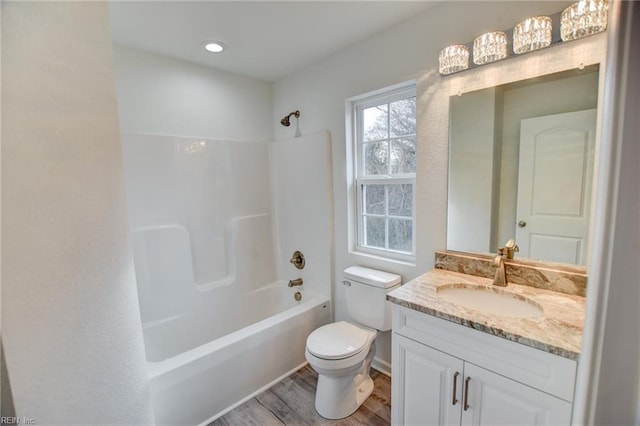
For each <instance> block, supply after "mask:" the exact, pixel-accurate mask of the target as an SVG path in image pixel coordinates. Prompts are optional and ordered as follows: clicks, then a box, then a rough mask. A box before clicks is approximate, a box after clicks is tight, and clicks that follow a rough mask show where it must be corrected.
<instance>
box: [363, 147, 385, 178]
mask: <svg viewBox="0 0 640 426" xmlns="http://www.w3.org/2000/svg"><path fill="white" fill-rule="evenodd" d="M388 144H389V142H369V143H365V144H363V146H362V149H363V151H364V174H365V175H386V174H388V173H389V150H388V148H387V147H388V146H389V145H388Z"/></svg>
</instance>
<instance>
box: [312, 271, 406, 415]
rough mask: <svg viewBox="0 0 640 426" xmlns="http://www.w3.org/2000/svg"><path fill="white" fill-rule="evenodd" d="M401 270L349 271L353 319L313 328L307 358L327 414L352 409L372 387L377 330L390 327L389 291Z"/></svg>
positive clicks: (320, 411) (318, 405) (397, 282)
mask: <svg viewBox="0 0 640 426" xmlns="http://www.w3.org/2000/svg"><path fill="white" fill-rule="evenodd" d="M400 280H401V277H400V275H396V274H391V273H388V272H383V271H378V270H375V269H369V268H364V267H361V266H351V267H349V268H347V269H345V270H344V281H343V282H342V283H343V284H344V290H345V294H346V304H347V312H348V313H349V317H350V318H351V320H352V321H351V322H347V321H338V322H334V323H331V324H327V325H324V326H322V327H320V328H318V329H316V330H314V331H313V332H312V333H311V334H310V335H309V337H308V338H307V346H306V349H305V357H306V358H307V361H309V364H310V365H311V367H312V368H313V369H314V370H315V371H316V372H317V373H318V386H317V388H316V411H317V412H318V414H320V415H321V416H322V417H324V418H326V419H342V418H344V417H347V416H349V415H351V414H353V413H354V412H355V411H356V410H357V409H358V407H360V405H362V403H363V402H364V401H366V400H367V398H369V395H371V392H373V380H372V379H371V377H370V376H369V368H370V367H371V361H372V360H373V357H374V355H375V353H376V346H375V339H376V337H377V335H378V331H387V330H390V329H391V304H390V303H389V302H387V293H389V292H390V291H391V290H394V289H395V288H397V287H398V286H399V285H400Z"/></svg>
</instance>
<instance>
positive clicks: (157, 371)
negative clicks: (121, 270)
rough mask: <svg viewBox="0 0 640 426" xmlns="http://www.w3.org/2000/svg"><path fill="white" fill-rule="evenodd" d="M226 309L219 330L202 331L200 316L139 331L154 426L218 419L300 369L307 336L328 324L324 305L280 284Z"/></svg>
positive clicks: (327, 308)
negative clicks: (299, 296) (229, 312)
mask: <svg viewBox="0 0 640 426" xmlns="http://www.w3.org/2000/svg"><path fill="white" fill-rule="evenodd" d="M296 291H300V292H301V293H302V300H301V301H300V302H296V301H295V300H294V296H293V295H294V293H295V292H296ZM229 303H232V302H229ZM233 303H234V304H236V306H234V311H235V312H234V315H232V317H233V318H230V321H226V322H225V323H224V324H223V326H220V321H215V322H214V321H209V322H204V323H203V320H204V319H205V318H203V315H205V314H201V315H195V314H185V315H176V316H174V317H171V318H168V319H165V320H160V321H155V322H153V323H150V324H144V335H145V346H146V348H147V360H148V367H149V377H150V381H151V393H152V401H153V406H154V413H155V420H156V423H157V424H158V425H169V424H173V425H197V424H207V423H209V422H210V421H212V420H213V419H215V418H217V417H219V416H221V415H222V414H224V413H225V412H227V411H229V410H230V409H232V408H233V407H235V406H237V405H238V404H240V403H242V402H244V401H245V400H246V399H248V398H250V397H252V396H253V395H255V394H256V393H258V392H259V391H261V390H262V389H265V388H266V387H268V386H270V385H271V384H273V383H275V382H276V381H278V380H279V379H280V378H282V377H284V376H286V375H288V374H290V373H292V372H293V371H295V370H296V369H297V368H299V367H300V366H301V365H302V364H304V363H305V358H304V348H305V343H306V338H307V336H308V335H309V333H310V332H311V331H313V330H314V329H315V328H317V327H319V326H321V325H324V324H327V323H328V322H329V321H330V306H329V300H328V299H327V298H325V297H320V296H317V295H313V294H309V293H305V292H304V291H302V290H300V289H299V288H288V287H287V286H286V283H281V282H279V283H275V284H270V285H267V286H264V287H262V288H259V289H258V290H255V291H252V292H250V293H248V294H247V295H246V297H244V298H243V300H240V301H238V300H236V301H235V302H233ZM235 314H237V315H235ZM212 324H215V326H212ZM238 327H242V328H240V329H238V330H237V331H232V332H230V333H229V332H228V330H230V329H233V328H238Z"/></svg>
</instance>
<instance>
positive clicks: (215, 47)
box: [204, 41, 225, 53]
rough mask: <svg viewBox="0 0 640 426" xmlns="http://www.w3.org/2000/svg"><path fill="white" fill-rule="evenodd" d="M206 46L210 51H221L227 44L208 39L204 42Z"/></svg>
mask: <svg viewBox="0 0 640 426" xmlns="http://www.w3.org/2000/svg"><path fill="white" fill-rule="evenodd" d="M204 48H205V49H207V50H208V51H209V52H213V53H220V52H222V51H223V50H224V48H225V45H224V44H222V43H221V42H219V41H207V42H205V44H204Z"/></svg>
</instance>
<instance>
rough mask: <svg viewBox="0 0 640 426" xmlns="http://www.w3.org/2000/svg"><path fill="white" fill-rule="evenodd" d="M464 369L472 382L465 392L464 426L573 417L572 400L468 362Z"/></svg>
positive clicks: (560, 420)
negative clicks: (567, 400) (566, 399)
mask: <svg viewBox="0 0 640 426" xmlns="http://www.w3.org/2000/svg"><path fill="white" fill-rule="evenodd" d="M464 369H465V380H469V383H468V391H466V390H465V394H464V395H463V405H464V407H463V411H462V425H463V426H470V425H486V426H498V425H505V426H506V425H508V426H517V425H527V426H534V425H536V426H537V425H568V424H569V423H570V421H571V404H570V403H569V402H566V401H564V400H562V399H560V398H556V397H554V396H551V395H549V394H546V393H544V392H541V391H539V390H536V389H533V388H531V387H529V386H526V385H523V384H521V383H518V382H515V381H513V380H510V379H507V378H506V377H503V376H500V375H498V374H495V373H492V372H490V371H488V370H485V369H484V368H480V367H478V366H475V365H473V364H470V363H468V362H467V363H465V365H464ZM465 386H466V385H465V384H463V387H465ZM465 398H466V399H465ZM465 402H466V404H465Z"/></svg>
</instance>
